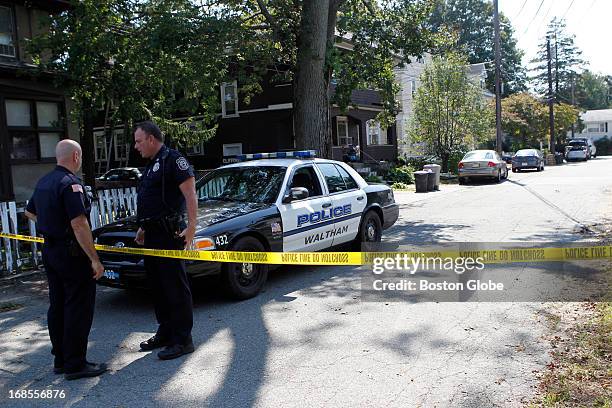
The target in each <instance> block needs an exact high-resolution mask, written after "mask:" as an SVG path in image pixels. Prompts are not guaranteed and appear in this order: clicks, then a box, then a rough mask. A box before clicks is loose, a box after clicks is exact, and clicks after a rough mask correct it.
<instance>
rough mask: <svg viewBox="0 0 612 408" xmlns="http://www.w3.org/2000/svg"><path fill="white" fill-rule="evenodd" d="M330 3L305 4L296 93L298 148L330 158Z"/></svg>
mask: <svg viewBox="0 0 612 408" xmlns="http://www.w3.org/2000/svg"><path fill="white" fill-rule="evenodd" d="M329 8H330V0H310V1H305V2H304V3H303V6H302V19H301V22H300V32H299V37H298V38H299V39H298V44H297V45H298V51H297V67H296V75H295V86H294V92H293V120H294V127H295V144H296V148H298V149H314V150H317V151H318V153H319V156H321V157H327V158H330V157H331V133H330V127H329V96H328V79H327V78H326V71H325V56H326V51H327V33H328V18H329Z"/></svg>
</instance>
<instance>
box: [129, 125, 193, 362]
mask: <svg viewBox="0 0 612 408" xmlns="http://www.w3.org/2000/svg"><path fill="white" fill-rule="evenodd" d="M134 142H135V147H136V150H138V151H139V152H140V154H141V155H142V157H144V158H147V159H149V163H148V165H147V167H146V169H145V171H144V173H143V176H142V179H141V181H140V185H139V186H138V222H139V229H138V232H137V234H136V239H135V241H136V242H137V243H138V244H140V245H144V246H145V247H146V248H154V249H184V248H186V247H188V246H190V245H191V243H192V241H193V236H194V235H195V225H196V216H197V207H198V203H197V198H196V192H195V178H194V174H193V170H192V169H191V167H190V166H189V163H188V162H187V160H186V159H185V158H184V157H183V156H181V154H180V153H179V152H177V151H176V150H172V149H169V148H168V147H167V146H166V145H164V137H163V134H162V132H161V131H160V129H159V128H158V127H157V125H155V124H154V123H152V122H143V123H141V124H140V125H138V126H137V127H136V130H135V132H134ZM185 209H186V210H187V218H188V220H187V225H185V221H184V214H185ZM145 269H146V271H147V275H148V278H149V284H150V286H151V289H152V291H153V301H154V305H155V316H156V318H157V322H158V323H159V326H158V328H157V332H156V334H155V335H154V336H153V337H151V338H150V339H149V340H146V341H143V342H142V343H140V349H141V350H143V351H148V350H153V349H156V348H160V347H165V348H164V350H162V351H160V352H159V353H158V354H157V356H158V357H159V358H160V359H162V360H170V359H173V358H177V357H180V356H182V355H183V354H187V353H191V352H193V350H194V347H193V342H192V339H191V329H192V326H193V308H192V300H191V289H190V287H189V282H188V281H187V273H186V271H185V262H184V261H183V260H179V259H171V258H161V257H153V256H150V257H145Z"/></svg>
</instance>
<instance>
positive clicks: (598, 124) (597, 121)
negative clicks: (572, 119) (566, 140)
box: [568, 109, 612, 141]
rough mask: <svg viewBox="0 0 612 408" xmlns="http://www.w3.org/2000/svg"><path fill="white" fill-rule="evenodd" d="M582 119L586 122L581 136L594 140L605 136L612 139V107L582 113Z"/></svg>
mask: <svg viewBox="0 0 612 408" xmlns="http://www.w3.org/2000/svg"><path fill="white" fill-rule="evenodd" d="M580 119H582V122H584V130H583V131H582V133H580V137H588V138H589V139H591V140H593V141H595V140H598V139H601V138H604V137H607V138H609V139H612V109H599V110H590V111H586V112H584V113H582V114H581V115H580ZM569 136H571V135H570V134H569V133H568V137H569Z"/></svg>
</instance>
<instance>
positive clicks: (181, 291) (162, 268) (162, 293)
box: [144, 228, 193, 344]
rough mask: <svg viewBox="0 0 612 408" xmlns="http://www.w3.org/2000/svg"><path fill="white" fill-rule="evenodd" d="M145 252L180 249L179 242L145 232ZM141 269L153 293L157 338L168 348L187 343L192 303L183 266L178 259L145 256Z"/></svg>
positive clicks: (155, 231)
mask: <svg viewBox="0 0 612 408" xmlns="http://www.w3.org/2000/svg"><path fill="white" fill-rule="evenodd" d="M144 245H145V247H146V248H154V249H183V248H184V246H185V244H184V240H183V239H182V238H179V239H177V238H175V237H173V236H170V235H169V234H168V233H166V232H165V231H163V230H161V229H159V230H158V229H157V228H147V229H146V230H145V242H144ZM144 262H145V269H146V271H147V276H148V280H149V286H150V288H151V291H152V292H153V303H154V305H155V317H156V318H157V323H159V327H158V329H157V335H158V336H159V337H161V338H163V339H165V340H169V341H170V343H172V344H188V343H189V342H191V329H192V327H193V303H192V299H191V288H190V285H189V281H188V280H187V272H186V271H185V262H184V261H183V260H180V259H172V258H159V257H154V256H145V259H144Z"/></svg>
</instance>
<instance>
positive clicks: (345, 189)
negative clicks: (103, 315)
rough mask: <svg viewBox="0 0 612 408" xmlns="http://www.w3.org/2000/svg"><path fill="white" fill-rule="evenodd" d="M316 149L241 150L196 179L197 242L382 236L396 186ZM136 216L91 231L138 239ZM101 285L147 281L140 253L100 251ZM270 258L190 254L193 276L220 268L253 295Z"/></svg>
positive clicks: (275, 243) (102, 240)
mask: <svg viewBox="0 0 612 408" xmlns="http://www.w3.org/2000/svg"><path fill="white" fill-rule="evenodd" d="M314 156H315V153H314V152H313V151H298V152H279V153H268V154H266V153H261V154H251V155H242V156H239V158H240V159H241V160H242V161H241V162H238V163H234V164H230V165H226V166H223V167H220V168H218V169H216V170H214V171H212V172H210V173H208V174H207V175H206V176H204V177H203V178H202V179H200V180H197V183H196V188H197V192H198V197H199V209H198V227H197V230H196V236H195V239H194V243H193V246H194V248H195V249H198V250H207V251H214V250H234V251H272V252H292V251H293V252H302V251H303V252H310V251H321V250H325V249H328V248H330V247H332V246H336V245H340V244H345V243H352V244H353V245H354V248H355V249H357V250H359V247H360V244H361V243H364V242H379V241H380V240H381V236H382V232H383V230H384V229H387V228H389V227H390V226H392V225H393V224H394V223H395V222H396V221H397V218H398V216H399V206H398V205H397V203H396V202H395V199H394V197H393V191H392V190H391V189H390V188H389V187H388V186H386V185H381V184H368V183H367V182H366V181H365V180H364V179H363V178H362V177H361V176H360V175H359V174H358V173H357V172H356V171H355V170H354V169H353V168H352V167H350V166H348V165H347V164H345V163H342V162H338V161H333V160H326V159H320V158H316V157H314ZM135 221H136V220H135V219H134V218H129V219H125V220H122V221H119V222H115V223H113V224H109V225H106V226H104V227H102V228H99V229H97V230H96V231H95V232H94V235H95V237H96V242H97V243H99V244H104V245H113V246H118V247H122V246H128V247H129V246H136V244H135V243H134V236H135V233H136V230H137V228H138V227H137V225H136V223H135ZM100 256H101V259H102V262H103V264H104V266H105V270H106V272H105V276H104V277H103V278H102V279H101V280H100V281H99V282H100V283H101V284H103V285H108V286H118V287H126V286H132V285H142V284H144V279H145V273H144V262H143V259H142V257H141V256H137V255H127V254H117V253H108V252H106V253H104V252H101V253H100ZM268 269H269V265H264V264H250V263H214V262H187V272H188V275H189V276H190V277H191V278H194V277H198V276H203V275H211V274H220V276H221V279H222V281H223V282H224V286H225V287H226V288H227V289H228V291H229V292H230V294H231V295H233V296H234V297H236V298H239V299H246V298H249V297H252V296H255V295H256V294H257V293H258V292H259V291H260V290H261V288H262V286H263V285H264V283H265V281H266V279H267V274H268Z"/></svg>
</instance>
